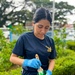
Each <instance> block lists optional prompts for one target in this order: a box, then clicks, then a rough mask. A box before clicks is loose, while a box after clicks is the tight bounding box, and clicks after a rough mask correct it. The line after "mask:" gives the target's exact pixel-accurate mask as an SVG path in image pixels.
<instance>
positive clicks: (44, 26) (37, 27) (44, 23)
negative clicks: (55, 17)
mask: <svg viewBox="0 0 75 75" xmlns="http://www.w3.org/2000/svg"><path fill="white" fill-rule="evenodd" d="M33 27H34V35H35V36H36V37H37V38H39V39H44V35H45V34H46V32H47V31H48V30H49V28H50V22H49V21H48V20H45V19H42V20H40V21H39V22H37V23H35V24H34V23H33Z"/></svg>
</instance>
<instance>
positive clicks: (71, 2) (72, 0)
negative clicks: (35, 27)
mask: <svg viewBox="0 0 75 75" xmlns="http://www.w3.org/2000/svg"><path fill="white" fill-rule="evenodd" d="M60 1H63V2H68V4H69V5H72V6H75V0H55V2H60ZM66 17H67V18H68V23H70V24H72V23H73V21H75V14H74V15H68V16H66Z"/></svg>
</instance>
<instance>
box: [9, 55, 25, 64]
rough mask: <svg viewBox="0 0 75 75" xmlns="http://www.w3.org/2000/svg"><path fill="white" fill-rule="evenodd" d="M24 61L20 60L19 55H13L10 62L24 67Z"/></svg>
mask: <svg viewBox="0 0 75 75" xmlns="http://www.w3.org/2000/svg"><path fill="white" fill-rule="evenodd" d="M23 61H24V59H21V58H19V57H18V56H17V55H15V54H12V55H11V57H10V62H12V63H14V64H17V65H22V63H23Z"/></svg>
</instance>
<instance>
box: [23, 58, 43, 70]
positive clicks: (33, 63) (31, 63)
mask: <svg viewBox="0 0 75 75" xmlns="http://www.w3.org/2000/svg"><path fill="white" fill-rule="evenodd" d="M41 65H42V64H41V61H40V60H39V59H36V58H33V59H24V62H23V64H22V67H25V66H28V67H32V68H35V69H39V68H40V67H41Z"/></svg>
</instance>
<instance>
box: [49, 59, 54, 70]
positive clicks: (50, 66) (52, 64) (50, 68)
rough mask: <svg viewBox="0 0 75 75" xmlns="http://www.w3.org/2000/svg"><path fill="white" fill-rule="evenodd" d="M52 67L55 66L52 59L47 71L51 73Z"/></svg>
mask: <svg viewBox="0 0 75 75" xmlns="http://www.w3.org/2000/svg"><path fill="white" fill-rule="evenodd" d="M54 65H55V60H54V59H52V60H50V61H49V67H48V69H49V70H50V71H52V70H53V69H54Z"/></svg>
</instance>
